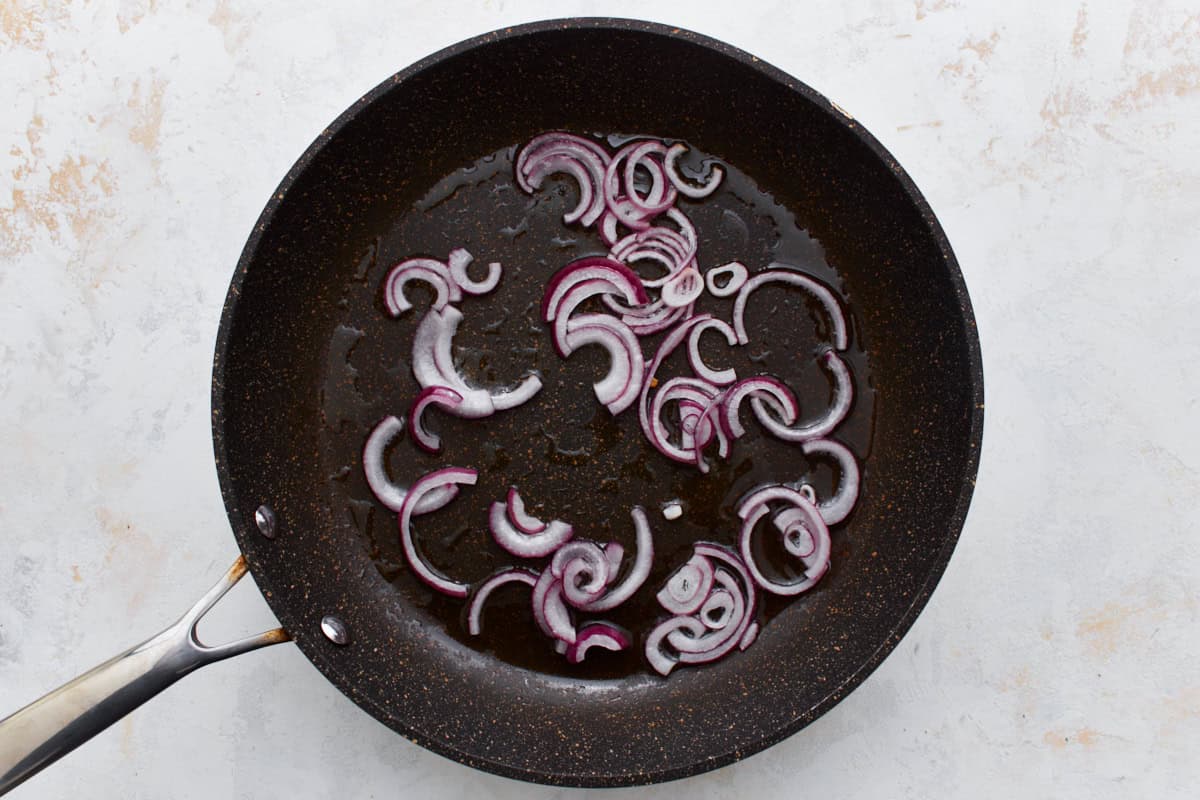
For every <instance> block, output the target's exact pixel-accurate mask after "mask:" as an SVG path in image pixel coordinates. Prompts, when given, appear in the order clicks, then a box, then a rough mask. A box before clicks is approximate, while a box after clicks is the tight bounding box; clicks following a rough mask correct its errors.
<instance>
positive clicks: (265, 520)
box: [254, 505, 275, 539]
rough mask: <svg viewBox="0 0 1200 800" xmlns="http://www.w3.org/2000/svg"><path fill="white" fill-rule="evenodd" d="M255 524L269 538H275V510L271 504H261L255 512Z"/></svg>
mask: <svg viewBox="0 0 1200 800" xmlns="http://www.w3.org/2000/svg"><path fill="white" fill-rule="evenodd" d="M254 524H255V525H257V526H258V532H259V533H261V534H262V535H263V536H265V537H267V538H268V539H274V538H275V512H274V511H272V510H271V507H270V506H267V505H261V506H259V507H258V508H257V509H256V510H255V512H254Z"/></svg>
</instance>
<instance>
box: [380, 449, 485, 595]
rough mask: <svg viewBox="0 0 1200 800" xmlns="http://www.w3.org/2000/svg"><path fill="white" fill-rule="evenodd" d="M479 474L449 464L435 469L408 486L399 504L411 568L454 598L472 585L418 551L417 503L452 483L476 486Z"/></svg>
mask: <svg viewBox="0 0 1200 800" xmlns="http://www.w3.org/2000/svg"><path fill="white" fill-rule="evenodd" d="M477 477H478V473H477V472H476V471H475V470H473V469H464V468H461V467H446V468H444V469H438V470H434V471H433V472H431V473H429V474H428V475H425V476H423V477H421V478H420V479H419V480H417V482H416V483H414V484H413V485H412V487H410V488H409V490H408V495H407V496H406V497H405V498H404V503H403V504H402V505H401V506H400V514H399V524H400V544H401V545H402V546H403V547H404V557H405V558H406V559H407V560H408V566H409V569H411V570H412V571H413V574H415V575H416V576H417V577H418V578H420V579H421V580H422V581H424V582H425V583H426V584H427V585H428V586H429V587H430V588H433V589H436V590H437V591H439V592H441V593H442V594H448V595H450V596H451V597H466V596H467V591H468V590H469V588H470V587H468V586H467V584H465V583H460V582H459V581H456V580H453V579H452V578H448V577H446V576H445V575H442V574H441V573H440V572H438V571H437V570H436V569H434V568H433V566H432V565H431V564H429V563H428V562H426V561H425V557H424V556H423V555H422V554H421V553H420V551H418V550H417V546H416V543H415V542H414V541H413V534H412V518H413V513H414V509H415V508H416V505H417V504H418V503H420V502H421V498H422V497H424V496H425V495H426V494H428V493H429V492H430V491H432V490H434V489H438V488H440V487H442V486H447V485H449V484H458V485H463V486H474V485H475V480H476V478H477Z"/></svg>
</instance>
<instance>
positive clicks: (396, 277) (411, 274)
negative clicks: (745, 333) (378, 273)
mask: <svg viewBox="0 0 1200 800" xmlns="http://www.w3.org/2000/svg"><path fill="white" fill-rule="evenodd" d="M411 281H421V282H422V283H426V284H428V285H429V286H431V287H432V288H433V290H434V291H435V292H436V293H437V296H436V297H435V298H434V300H433V305H432V308H434V309H438V310H440V309H443V308H445V307H446V304H447V303H457V302H458V301H459V300H462V291H461V289H460V287H459V285H458V284H457V283H456V282H455V280H454V277H453V276H452V275H451V274H450V268H449V267H447V266H446V265H445V264H443V263H442V262H441V261H436V260H434V259H432V258H410V259H407V260H406V261H401V262H400V263H399V264H397V265H396V266H394V267H392V268H391V270H389V271H388V274H387V278H385V279H384V281H383V299H384V302H385V303H386V304H387V308H388V311H389V312H391V315H392V316H393V317H398V316H400V315H401V314H403V313H404V312H405V311H408V310H409V309H411V308H412V303H411V302H409V299H408V297H406V296H405V294H404V287H405V286H407V285H408V284H409V283H410V282H411Z"/></svg>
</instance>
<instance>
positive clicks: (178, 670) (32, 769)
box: [0, 556, 291, 795]
mask: <svg viewBox="0 0 1200 800" xmlns="http://www.w3.org/2000/svg"><path fill="white" fill-rule="evenodd" d="M245 574H246V559H245V558H244V557H243V556H238V560H237V561H235V562H234V564H233V566H232V567H231V568H230V569H229V572H227V573H225V577H223V578H221V580H220V581H218V582H217V584H216V585H215V586H213V587H212V588H211V589H209V590H208V593H207V594H205V595H204V597H202V598H200V602H198V603H196V605H194V606H192V608H191V610H190V611H188V612H187V613H186V614H184V615H183V617H182V618H180V620H179V621H178V622H176V623H175V624H174V625H172V626H171V627H169V628H167V629H166V630H165V631H163V632H162V633H160V634H158V635H157V636H154V637H151V638H150V639H147V640H146V641H144V642H142V643H141V644H139V645H137V646H136V647H132V648H130V649H129V650H126V651H125V652H124V653H121V654H120V655H119V656H116V657H115V658H111V659H109V660H108V661H105V662H104V663H103V664H101V665H100V666H98V667H96V668H95V669H92V670H91V671H89V672H86V673H84V674H83V675H80V676H79V677H78V678H76V679H75V680H73V681H71V682H70V683H68V684H66V685H64V686H60V687H59V688H57V689H55V690H54V691H53V692H50V694H48V695H46V696H45V697H43V698H42V699H40V700H35V701H34V702H32V703H30V704H29V705H27V706H25V707H24V708H22V709H21V710H20V711H17V712H16V713H14V714H12V715H11V716H9V717H7V718H5V719H3V720H0V795H3V794H5V793H7V792H8V791H10V790H11V789H14V788H15V787H16V786H18V785H19V784H20V783H22V782H23V781H24V780H25V779H26V778H29V777H31V776H33V775H35V774H37V773H38V772H40V771H41V770H43V769H45V768H46V767H48V766H49V765H50V764H53V763H54V762H55V761H57V760H58V759H60V758H62V757H63V756H65V755H66V754H67V753H69V752H71V751H72V750H74V749H75V748H76V747H78V746H79V745H81V744H83V743H84V742H86V741H87V740H88V739H91V738H92V737H93V736H95V735H96V734H97V733H99V732H100V731H102V730H104V729H105V728H107V727H108V726H109V725H112V724H113V723H114V722H116V721H117V720H119V719H121V717H124V716H125V715H126V714H128V713H129V712H130V711H132V710H133V709H135V708H137V707H138V706H140V705H141V704H142V703H144V702H146V701H147V700H149V699H150V698H151V697H154V696H155V695H156V694H158V693H159V692H161V691H162V690H163V689H166V688H167V687H168V686H170V685H171V684H173V683H174V682H175V681H177V680H179V679H180V678H182V677H183V676H184V675H187V674H188V673H189V672H191V671H192V670H194V669H197V668H198V667H203V666H204V665H205V664H211V663H213V662H214V661H220V660H221V659H225V658H229V657H230V656H236V655H239V654H240V653H245V652H247V651H249V650H256V649H258V648H259V647H266V646H267V645H270V644H278V643H280V642H286V641H288V640H289V639H290V638H291V637H290V636H288V634H287V633H286V632H285V631H284V630H283V629H282V628H278V629H276V630H273V631H267V632H266V633H260V634H259V635H258V636H251V637H248V638H246V639H242V640H240V641H237V642H231V643H229V644H223V645H219V646H217V647H208V646H207V645H204V644H202V643H201V642H200V640H199V639H198V638H197V636H196V624H197V623H199V622H200V618H201V617H203V616H204V615H205V614H206V613H208V611H209V609H211V608H212V607H213V606H214V605H215V604H216V602H217V601H218V600H220V599H221V597H223V596H224V595H225V593H226V592H228V591H229V590H230V589H232V588H233V586H234V584H236V583H237V582H238V581H239V580H240V579H241V577H242V576H243V575H245Z"/></svg>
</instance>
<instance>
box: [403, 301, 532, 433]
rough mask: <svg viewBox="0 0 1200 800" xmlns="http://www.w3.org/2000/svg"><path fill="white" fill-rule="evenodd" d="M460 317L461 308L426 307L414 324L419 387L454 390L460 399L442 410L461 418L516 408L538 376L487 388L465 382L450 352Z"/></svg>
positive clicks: (529, 393)
mask: <svg viewBox="0 0 1200 800" xmlns="http://www.w3.org/2000/svg"><path fill="white" fill-rule="evenodd" d="M462 318H463V316H462V312H461V311H459V310H458V309H457V308H455V307H454V306H446V307H445V308H443V309H440V310H438V309H430V310H429V311H428V312H426V314H425V317H424V318H423V319H422V320H421V323H420V324H419V325H418V326H417V331H416V333H415V334H414V335H413V358H412V370H413V375H414V376H415V377H416V379H417V383H419V384H420V385H421V388H422V389H429V388H431V387H434V386H438V387H442V388H446V389H450V390H452V391H454V392H457V393H458V394H459V395H461V397H462V399H461V401H460V402H459V403H458V405H456V406H454V407H453V408H449V407H447V408H446V410H447V411H448V412H450V413H452V414H454V416H457V417H462V418H464V419H479V418H482V417H488V416H491V415H492V414H494V413H495V412H496V411H504V410H507V409H510V408H516V407H517V406H519V405H522V404H523V403H526V402H528V401H529V400H530V399H532V398H533V396H534V395H536V394H537V393H538V392H539V391H541V388H542V380H541V378H539V377H538V376H537V375H535V374H529V375H526V376H525V377H524V378H522V379H521V380H520V382H518V383H517V385H516V386H514V387H512V388H509V389H495V390H488V389H482V388H477V387H474V386H470V385H468V384H467V382H466V380H465V379H464V378H463V377H462V375H460V374H459V373H458V370H457V369H456V368H455V366H454V357H453V355H452V352H451V345H452V343H453V341H454V334H455V333H457V332H458V324H459V323H460V322H462Z"/></svg>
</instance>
